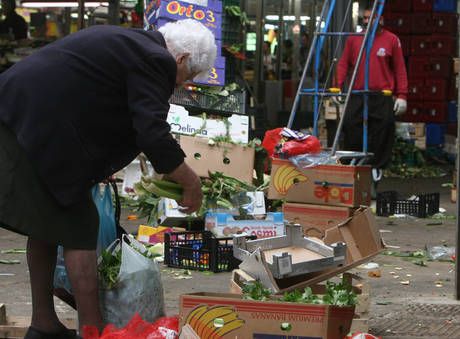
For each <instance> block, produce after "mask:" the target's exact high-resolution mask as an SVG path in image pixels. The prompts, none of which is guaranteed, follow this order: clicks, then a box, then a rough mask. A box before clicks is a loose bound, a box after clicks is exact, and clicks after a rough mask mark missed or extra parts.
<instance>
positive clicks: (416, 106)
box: [401, 101, 425, 122]
mask: <svg viewBox="0 0 460 339" xmlns="http://www.w3.org/2000/svg"><path fill="white" fill-rule="evenodd" d="M423 113H424V105H423V102H421V101H409V102H408V105H407V111H406V113H404V114H403V115H402V116H401V120H402V121H405V122H425V120H424V118H425V115H424V114H423Z"/></svg>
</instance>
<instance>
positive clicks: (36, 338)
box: [24, 326, 80, 339]
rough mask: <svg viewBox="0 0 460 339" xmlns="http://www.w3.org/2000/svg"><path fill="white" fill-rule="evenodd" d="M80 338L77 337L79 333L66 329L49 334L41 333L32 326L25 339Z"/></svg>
mask: <svg viewBox="0 0 460 339" xmlns="http://www.w3.org/2000/svg"><path fill="white" fill-rule="evenodd" d="M77 338H80V337H79V336H78V335H77V331H75V330H69V329H67V328H66V329H64V330H62V331H59V332H56V333H47V332H43V331H40V330H38V329H36V328H34V327H32V326H30V327H29V329H28V330H27V333H26V335H25V336H24V339H77Z"/></svg>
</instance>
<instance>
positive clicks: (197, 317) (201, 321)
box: [185, 305, 244, 339]
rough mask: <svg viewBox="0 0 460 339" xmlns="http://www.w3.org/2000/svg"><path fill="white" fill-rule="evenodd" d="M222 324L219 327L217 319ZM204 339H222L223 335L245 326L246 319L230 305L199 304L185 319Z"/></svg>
mask: <svg viewBox="0 0 460 339" xmlns="http://www.w3.org/2000/svg"><path fill="white" fill-rule="evenodd" d="M216 319H217V320H218V321H219V322H220V323H221V324H222V326H221V327H218V326H216V324H215V320H216ZM185 322H186V323H187V324H189V326H190V327H192V328H193V330H194V331H195V332H196V334H197V335H199V336H200V338H203V339H205V338H206V339H211V338H215V339H220V338H222V336H223V335H225V334H226V333H228V332H231V331H233V330H235V329H237V328H240V327H241V326H243V324H244V321H243V320H241V319H238V314H237V313H236V312H235V311H234V310H233V308H231V307H229V306H213V307H208V306H206V305H202V306H198V307H196V308H195V309H193V310H192V311H191V312H190V313H189V315H188V316H187V318H186V321H185Z"/></svg>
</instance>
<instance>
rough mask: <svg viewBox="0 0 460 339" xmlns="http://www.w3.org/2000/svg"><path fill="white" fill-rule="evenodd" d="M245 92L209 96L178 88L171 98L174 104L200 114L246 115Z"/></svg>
mask: <svg viewBox="0 0 460 339" xmlns="http://www.w3.org/2000/svg"><path fill="white" fill-rule="evenodd" d="M245 96H246V94H245V92H244V91H233V92H230V93H229V94H228V95H227V96H220V95H207V94H203V93H200V92H198V91H191V90H187V89H185V88H177V89H176V90H175V91H174V93H173V95H172V96H171V99H170V102H171V103H172V104H176V105H181V106H184V107H185V108H187V109H189V110H191V111H194V110H198V111H199V112H200V113H202V112H207V113H217V114H222V115H232V114H234V113H236V114H244V113H245V112H246V103H245Z"/></svg>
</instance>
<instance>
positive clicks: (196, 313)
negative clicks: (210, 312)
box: [185, 305, 208, 328]
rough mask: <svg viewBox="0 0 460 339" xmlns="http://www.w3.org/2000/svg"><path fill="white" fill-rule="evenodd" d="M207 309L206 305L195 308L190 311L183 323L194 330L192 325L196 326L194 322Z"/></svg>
mask: <svg viewBox="0 0 460 339" xmlns="http://www.w3.org/2000/svg"><path fill="white" fill-rule="evenodd" d="M207 309H208V306H206V305H201V306H198V307H196V308H195V309H194V310H193V311H191V312H190V313H189V314H188V316H187V319H186V320H185V322H186V323H187V324H189V325H190V326H191V327H192V328H194V325H195V324H196V321H197V320H198V319H199V318H200V317H201V315H203V313H204V312H206V311H207Z"/></svg>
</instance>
